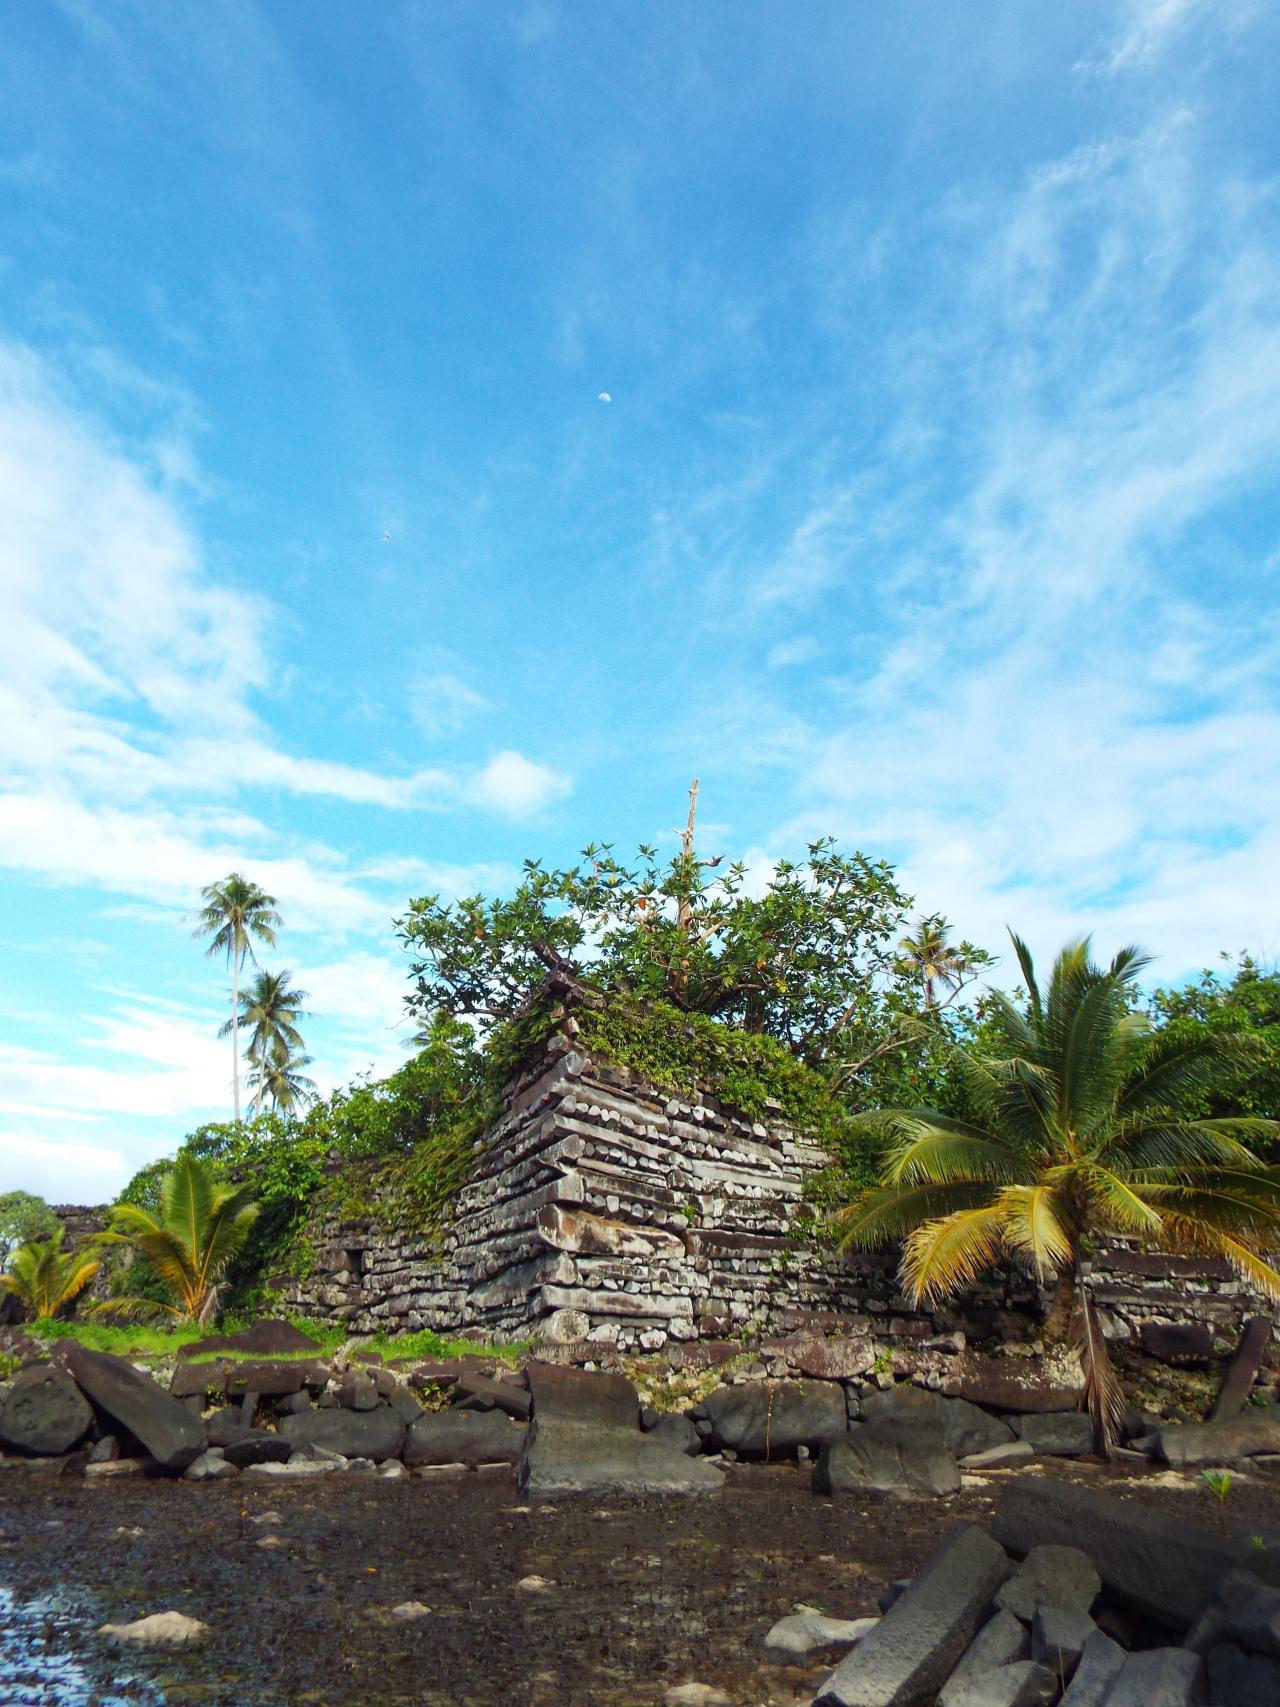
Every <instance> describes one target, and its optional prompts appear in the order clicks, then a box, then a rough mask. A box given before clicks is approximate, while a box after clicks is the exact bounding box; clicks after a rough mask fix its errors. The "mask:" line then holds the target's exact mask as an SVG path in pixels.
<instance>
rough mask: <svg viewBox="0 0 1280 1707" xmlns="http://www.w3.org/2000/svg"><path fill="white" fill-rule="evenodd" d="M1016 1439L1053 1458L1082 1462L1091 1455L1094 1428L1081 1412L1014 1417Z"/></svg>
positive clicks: (1057, 1412) (1058, 1412)
mask: <svg viewBox="0 0 1280 1707" xmlns="http://www.w3.org/2000/svg"><path fill="white" fill-rule="evenodd" d="M1013 1426H1014V1428H1015V1429H1016V1430H1017V1432H1018V1439H1019V1440H1025V1441H1026V1443H1027V1445H1028V1446H1029V1447H1030V1448H1031V1450H1032V1451H1033V1452H1038V1453H1042V1454H1044V1455H1045V1456H1046V1457H1053V1458H1083V1457H1084V1456H1085V1455H1086V1454H1087V1453H1090V1452H1092V1451H1093V1424H1092V1422H1091V1421H1090V1420H1089V1418H1088V1417H1087V1416H1086V1415H1085V1413H1084V1412H1083V1411H1056V1412H1055V1411H1046V1412H1039V1413H1033V1414H1032V1415H1030V1416H1025V1417H1015V1418H1014V1423H1013Z"/></svg>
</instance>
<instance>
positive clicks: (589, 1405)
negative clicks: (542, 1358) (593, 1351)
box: [524, 1363, 640, 1433]
mask: <svg viewBox="0 0 1280 1707" xmlns="http://www.w3.org/2000/svg"><path fill="white" fill-rule="evenodd" d="M524 1373H525V1379H526V1380H527V1382H528V1383H529V1398H530V1412H531V1414H532V1415H533V1416H535V1417H536V1416H542V1417H555V1418H556V1419H557V1420H562V1421H565V1422H583V1423H599V1424H601V1425H603V1426H604V1427H607V1428H622V1429H628V1428H633V1429H635V1430H636V1431H637V1433H638V1432H639V1429H640V1400H639V1398H638V1397H637V1396H636V1390H635V1388H634V1387H633V1386H632V1385H631V1383H630V1381H628V1380H627V1378H626V1377H625V1376H624V1375H604V1374H587V1373H586V1372H585V1371H584V1370H581V1369H571V1368H569V1367H568V1366H567V1365H560V1364H556V1363H530V1364H528V1365H527V1366H526V1368H525V1372H524Z"/></svg>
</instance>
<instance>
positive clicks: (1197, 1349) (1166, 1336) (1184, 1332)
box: [1138, 1322, 1213, 1363]
mask: <svg viewBox="0 0 1280 1707" xmlns="http://www.w3.org/2000/svg"><path fill="white" fill-rule="evenodd" d="M1138 1334H1139V1338H1140V1339H1141V1341H1142V1349H1143V1351H1145V1352H1147V1353H1149V1354H1150V1356H1152V1357H1154V1358H1158V1359H1159V1361H1160V1362H1161V1363H1203V1362H1204V1360H1205V1359H1206V1358H1208V1357H1212V1356H1213V1336H1212V1334H1211V1333H1210V1332H1209V1329H1208V1327H1207V1325H1206V1324H1205V1323H1204V1322H1142V1323H1141V1324H1140V1325H1139V1328H1138Z"/></svg>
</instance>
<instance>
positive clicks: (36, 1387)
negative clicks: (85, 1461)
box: [0, 1363, 93, 1458]
mask: <svg viewBox="0 0 1280 1707" xmlns="http://www.w3.org/2000/svg"><path fill="white" fill-rule="evenodd" d="M92 1422H93V1411H92V1410H91V1408H90V1406H89V1403H88V1401H87V1400H86V1398H85V1397H84V1394H83V1393H82V1392H81V1391H80V1389H79V1387H77V1386H76V1384H75V1382H74V1381H73V1380H72V1379H71V1377H70V1376H69V1375H68V1374H67V1372H66V1371H65V1370H64V1369H57V1368H55V1367H54V1366H53V1365H52V1364H49V1363H40V1364H32V1365H28V1367H27V1368H25V1369H20V1370H19V1371H18V1373H17V1374H16V1375H15V1376H14V1378H13V1381H12V1382H11V1384H10V1386H9V1391H8V1393H7V1394H6V1395H5V1399H4V1403H3V1404H2V1405H0V1445H4V1446H11V1447H13V1448H15V1449H16V1450H17V1451H19V1452H30V1453H33V1454H35V1455H36V1456H38V1457H42V1458H43V1457H50V1458H56V1457H57V1456H58V1455H59V1454H60V1453H63V1452H69V1451H70V1450H71V1448H72V1447H73V1446H74V1445H75V1444H76V1442H77V1441H78V1440H82V1439H83V1438H84V1436H85V1435H86V1434H87V1433H88V1432H89V1427H90V1425H91V1424H92Z"/></svg>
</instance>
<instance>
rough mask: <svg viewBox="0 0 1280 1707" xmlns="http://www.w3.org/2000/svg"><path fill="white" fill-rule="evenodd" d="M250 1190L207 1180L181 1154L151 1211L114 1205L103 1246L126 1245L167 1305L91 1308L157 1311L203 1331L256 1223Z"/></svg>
mask: <svg viewBox="0 0 1280 1707" xmlns="http://www.w3.org/2000/svg"><path fill="white" fill-rule="evenodd" d="M252 1197H253V1188H252V1186H250V1185H229V1184H223V1183H219V1182H218V1181H217V1180H216V1179H215V1178H214V1173H213V1169H212V1167H211V1166H210V1165H209V1164H208V1163H206V1162H203V1161H201V1160H200V1159H199V1158H198V1157H196V1156H194V1155H193V1154H192V1153H191V1152H190V1151H189V1150H185V1151H182V1152H181V1153H180V1154H179V1156H178V1159H177V1160H176V1162H175V1163H174V1165H173V1167H172V1169H171V1170H170V1171H169V1173H167V1174H166V1175H165V1177H164V1180H163V1182H162V1184H161V1187H160V1201H159V1205H158V1207H157V1208H156V1209H155V1210H148V1209H144V1208H141V1207H140V1206H139V1205H137V1204H132V1203H117V1204H116V1205H115V1207H114V1208H113V1209H112V1212H111V1224H110V1226H109V1228H108V1230H107V1231H106V1232H105V1233H104V1234H103V1235H102V1242H103V1243H104V1244H112V1245H127V1246H128V1247H129V1248H130V1249H132V1250H133V1251H135V1252H136V1253H137V1254H138V1255H139V1256H141V1257H143V1258H145V1259H146V1261H147V1263H148V1264H149V1265H150V1267H151V1269H152V1270H153V1271H154V1272H155V1274H156V1275H158V1276H159V1278H160V1280H161V1281H162V1282H163V1284H164V1285H165V1287H166V1288H167V1290H168V1293H169V1297H170V1302H169V1303H167V1304H160V1305H157V1304H156V1303H155V1302H153V1300H151V1299H149V1298H136V1297H135V1298H112V1299H109V1300H108V1301H107V1302H106V1303H105V1304H100V1305H98V1306H96V1308H97V1309H98V1310H100V1311H119V1312H121V1313H124V1314H130V1313H136V1312H141V1311H147V1310H155V1309H160V1310H163V1311H165V1312H166V1313H167V1314H169V1315H171V1316H177V1317H178V1318H179V1319H180V1320H181V1321H186V1322H198V1323H201V1324H203V1323H206V1322H208V1321H209V1320H210V1318H211V1317H212V1315H213V1313H214V1311H215V1309H216V1308H217V1301H218V1291H219V1283H220V1281H221V1279H222V1275H223V1273H224V1271H225V1270H226V1267H227V1265H228V1264H229V1263H230V1262H231V1260H232V1258H233V1257H235V1256H236V1255H237V1254H238V1253H239V1252H240V1251H241V1250H242V1249H243V1248H244V1244H245V1241H246V1240H247V1239H248V1237H249V1234H250V1232H251V1231H252V1228H253V1224H254V1221H255V1220H256V1219H257V1215H258V1209H257V1206H256V1204H255V1203H253V1202H252Z"/></svg>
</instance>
